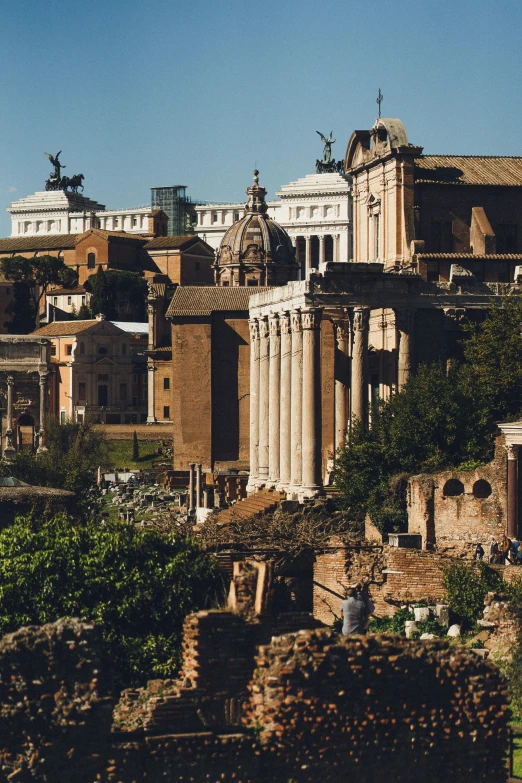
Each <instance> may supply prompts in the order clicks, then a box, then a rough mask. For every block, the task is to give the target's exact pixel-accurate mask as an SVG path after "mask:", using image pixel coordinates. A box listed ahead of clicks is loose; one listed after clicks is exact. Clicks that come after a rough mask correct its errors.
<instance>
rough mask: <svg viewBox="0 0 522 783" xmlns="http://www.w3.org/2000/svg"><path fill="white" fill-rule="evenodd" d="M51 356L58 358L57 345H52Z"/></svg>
mask: <svg viewBox="0 0 522 783" xmlns="http://www.w3.org/2000/svg"><path fill="white" fill-rule="evenodd" d="M51 356H56V345H51Z"/></svg>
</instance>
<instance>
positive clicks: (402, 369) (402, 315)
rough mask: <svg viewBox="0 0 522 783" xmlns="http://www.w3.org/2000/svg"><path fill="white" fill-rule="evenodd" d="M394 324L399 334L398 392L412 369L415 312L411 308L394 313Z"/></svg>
mask: <svg viewBox="0 0 522 783" xmlns="http://www.w3.org/2000/svg"><path fill="white" fill-rule="evenodd" d="M395 324H396V327H397V330H398V332H399V366H398V373H397V377H398V389H399V391H400V390H401V389H402V388H403V386H404V385H405V384H406V382H407V381H408V378H409V377H410V375H411V373H412V372H413V369H414V336H413V330H414V325H415V311H414V310H412V309H411V308H406V309H403V310H396V311H395Z"/></svg>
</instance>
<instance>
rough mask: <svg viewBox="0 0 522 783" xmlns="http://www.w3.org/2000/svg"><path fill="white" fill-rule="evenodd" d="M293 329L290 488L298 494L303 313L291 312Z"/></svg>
mask: <svg viewBox="0 0 522 783" xmlns="http://www.w3.org/2000/svg"><path fill="white" fill-rule="evenodd" d="M291 329H292V342H291V345H292V377H291V381H290V383H291V390H292V392H291V398H292V420H291V424H290V488H291V491H292V492H297V490H298V488H299V487H300V486H301V480H302V436H303V432H302V429H303V419H302V411H303V332H302V329H301V311H300V310H292V312H291Z"/></svg>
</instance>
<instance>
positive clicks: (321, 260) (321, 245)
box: [319, 234, 324, 264]
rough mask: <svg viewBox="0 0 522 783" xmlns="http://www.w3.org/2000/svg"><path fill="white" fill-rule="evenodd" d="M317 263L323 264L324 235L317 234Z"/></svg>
mask: <svg viewBox="0 0 522 783" xmlns="http://www.w3.org/2000/svg"><path fill="white" fill-rule="evenodd" d="M319 263H320V264H324V234H319Z"/></svg>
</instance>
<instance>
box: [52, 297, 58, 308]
mask: <svg viewBox="0 0 522 783" xmlns="http://www.w3.org/2000/svg"><path fill="white" fill-rule="evenodd" d="M53 305H54V306H55V307H58V297H57V296H53Z"/></svg>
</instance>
